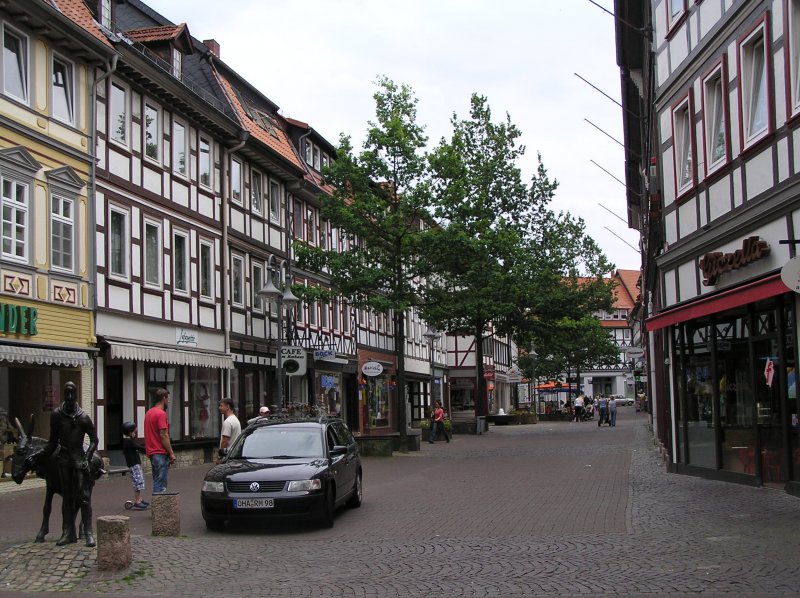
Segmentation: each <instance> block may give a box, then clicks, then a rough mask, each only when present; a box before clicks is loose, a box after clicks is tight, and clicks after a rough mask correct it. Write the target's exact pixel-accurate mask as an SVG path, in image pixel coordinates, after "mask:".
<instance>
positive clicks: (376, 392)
mask: <svg viewBox="0 0 800 598" xmlns="http://www.w3.org/2000/svg"><path fill="white" fill-rule="evenodd" d="M359 386H360V389H361V392H362V394H363V397H364V400H365V401H366V403H367V406H368V407H369V426H370V428H383V427H386V426H389V425H390V422H391V421H392V419H391V417H392V413H391V397H390V394H391V393H390V390H392V383H391V381H390V379H389V378H387V377H385V376H364V377H362V378H361V384H360V385H359Z"/></svg>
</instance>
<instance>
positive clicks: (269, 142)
mask: <svg viewBox="0 0 800 598" xmlns="http://www.w3.org/2000/svg"><path fill="white" fill-rule="evenodd" d="M214 72H215V73H216V76H217V78H218V79H219V82H220V85H221V86H222V89H224V90H225V93H226V94H227V96H228V101H229V102H230V104H231V106H232V107H233V109H234V110H235V111H236V114H237V115H238V116H239V121H240V122H241V123H242V125H243V126H244V127H245V129H247V130H248V131H249V133H250V135H251V136H252V137H254V138H255V139H258V140H259V141H260V142H261V143H263V144H264V145H266V146H267V147H269V148H270V149H272V150H274V151H275V152H276V153H277V154H278V155H280V156H281V157H283V158H285V159H286V160H288V161H289V162H291V163H292V164H293V165H294V166H297V168H299V169H301V170H305V167H304V165H303V163H302V161H301V160H300V158H299V157H298V155H297V153H296V152H295V151H294V147H293V146H292V144H291V142H290V141H289V137H288V136H287V135H286V131H284V130H283V128H282V127H280V126H276V127H275V135H274V136H273V135H272V134H271V133H269V132H268V131H266V130H265V129H263V128H262V127H261V126H259V125H258V124H256V122H255V121H253V119H252V118H250V117H249V116H248V114H247V111H246V110H245V108H244V106H243V105H242V103H241V102H240V101H239V96H238V95H237V94H236V92H235V91H234V89H233V85H232V84H231V82H230V81H228V80H227V79H226V78H225V77H224V76H223V75H222V73H220V72H219V70H218V69H214Z"/></svg>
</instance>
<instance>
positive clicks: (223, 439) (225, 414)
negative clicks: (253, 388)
mask: <svg viewBox="0 0 800 598" xmlns="http://www.w3.org/2000/svg"><path fill="white" fill-rule="evenodd" d="M219 412H220V413H221V414H222V418H223V421H222V430H220V433H219V456H220V457H222V456H223V455H225V453H227V452H228V447H229V446H231V445H232V444H233V442H234V441H235V440H236V437H237V436H239V434H241V433H242V424H241V423H239V418H238V417H236V414H235V413H234V412H233V399H231V398H230V397H225V398H224V399H222V400H221V401H220V402H219Z"/></svg>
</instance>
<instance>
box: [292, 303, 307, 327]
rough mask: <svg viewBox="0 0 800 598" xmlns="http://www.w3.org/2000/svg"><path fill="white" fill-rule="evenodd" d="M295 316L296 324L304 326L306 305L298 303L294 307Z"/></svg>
mask: <svg viewBox="0 0 800 598" xmlns="http://www.w3.org/2000/svg"><path fill="white" fill-rule="evenodd" d="M294 309H295V314H296V316H295V317H296V318H297V323H298V324H305V322H306V305H305V303H303V302H302V301H298V302H297V305H296V306H295V308H294Z"/></svg>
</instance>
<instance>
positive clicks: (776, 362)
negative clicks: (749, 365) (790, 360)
mask: <svg viewBox="0 0 800 598" xmlns="http://www.w3.org/2000/svg"><path fill="white" fill-rule="evenodd" d="M753 350H754V354H755V363H754V366H755V368H756V371H755V381H756V382H755V389H754V393H753V396H754V397H755V401H756V427H757V430H758V439H759V444H758V446H760V447H761V480H762V481H763V482H764V483H765V484H770V483H783V482H785V481H786V467H785V466H784V463H783V454H784V452H785V451H784V447H783V437H782V424H781V422H782V421H783V413H782V410H781V399H780V376H781V375H782V370H783V368H784V365H783V364H781V363H780V358H779V356H778V342H777V339H776V338H766V339H762V340H758V341H755V342H754V343H753Z"/></svg>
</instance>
